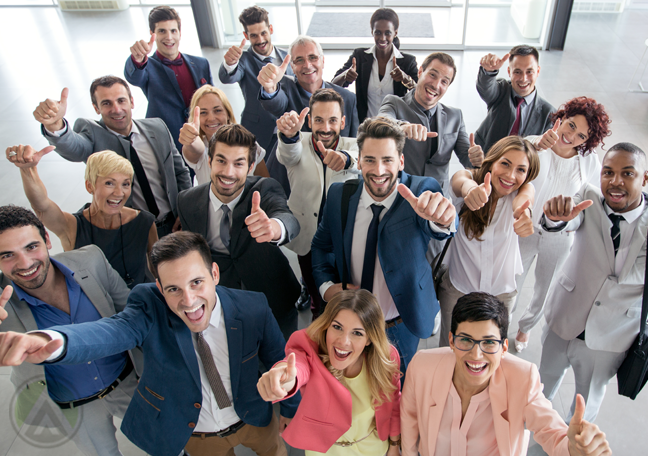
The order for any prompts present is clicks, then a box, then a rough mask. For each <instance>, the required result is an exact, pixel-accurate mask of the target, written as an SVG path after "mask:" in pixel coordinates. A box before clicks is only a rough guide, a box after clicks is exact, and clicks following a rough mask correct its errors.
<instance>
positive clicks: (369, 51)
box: [365, 44, 403, 60]
mask: <svg viewBox="0 0 648 456" xmlns="http://www.w3.org/2000/svg"><path fill="white" fill-rule="evenodd" d="M365 53H366V54H373V56H374V59H375V58H376V45H375V44H374V45H373V46H371V47H370V48H369V49H367V50H366V51H365ZM394 56H396V58H397V59H402V58H403V54H402V53H401V51H399V50H398V48H397V47H396V46H394V45H392V55H391V57H390V58H389V59H390V60H391V58H392V57H394Z"/></svg>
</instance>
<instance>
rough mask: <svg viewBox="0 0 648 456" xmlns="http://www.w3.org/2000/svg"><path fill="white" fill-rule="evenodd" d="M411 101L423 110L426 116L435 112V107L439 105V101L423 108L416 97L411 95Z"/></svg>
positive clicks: (430, 115)
mask: <svg viewBox="0 0 648 456" xmlns="http://www.w3.org/2000/svg"><path fill="white" fill-rule="evenodd" d="M412 101H413V102H414V104H415V105H416V106H417V107H418V108H419V109H420V110H421V111H423V112H424V113H425V114H426V115H427V116H428V117H432V116H433V115H434V114H436V110H437V107H438V106H439V103H437V104H435V105H434V106H432V107H431V108H430V109H425V108H424V107H423V106H421V105H420V104H419V102H418V101H416V97H415V96H413V97H412Z"/></svg>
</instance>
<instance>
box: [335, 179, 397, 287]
mask: <svg viewBox="0 0 648 456" xmlns="http://www.w3.org/2000/svg"><path fill="white" fill-rule="evenodd" d="M408 190H409V189H408ZM359 289H360V287H359V286H357V285H354V284H352V283H347V290H359Z"/></svg>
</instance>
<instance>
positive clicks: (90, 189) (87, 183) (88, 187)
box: [85, 181, 94, 195]
mask: <svg viewBox="0 0 648 456" xmlns="http://www.w3.org/2000/svg"><path fill="white" fill-rule="evenodd" d="M85 188H86V190H87V191H88V193H90V194H91V195H92V193H93V192H94V185H92V183H90V181H85Z"/></svg>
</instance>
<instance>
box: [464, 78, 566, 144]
mask: <svg viewBox="0 0 648 456" xmlns="http://www.w3.org/2000/svg"><path fill="white" fill-rule="evenodd" d="M536 90H537V89H536ZM477 92H479V96H480V97H481V99H482V100H484V101H485V102H486V105H487V107H488V113H487V114H486V118H485V119H484V120H483V121H482V123H481V125H480V126H479V128H478V129H477V131H476V132H475V144H478V145H480V146H481V147H482V149H483V150H484V154H486V153H487V152H488V151H489V150H490V148H491V147H492V146H493V144H495V143H496V142H497V141H499V140H500V139H502V138H504V137H506V136H508V134H509V132H510V131H511V127H512V126H513V122H515V112H516V109H517V108H516V107H515V104H514V103H513V96H512V92H513V88H512V87H511V81H509V80H506V79H501V78H500V79H497V73H495V72H493V73H487V72H486V71H484V69H483V68H482V67H479V73H478V74H477ZM554 112H556V108H554V107H553V106H552V105H551V104H550V103H549V102H548V101H546V100H545V99H544V98H542V97H541V96H540V94H538V93H536V97H535V101H534V102H533V106H531V107H530V111H529V119H528V121H525V122H526V124H525V125H524V128H523V129H522V130H521V131H520V136H522V137H523V138H524V137H526V136H530V135H542V134H543V133H544V132H545V131H547V130H549V129H550V128H551V127H552V122H551V114H553V113H554Z"/></svg>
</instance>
